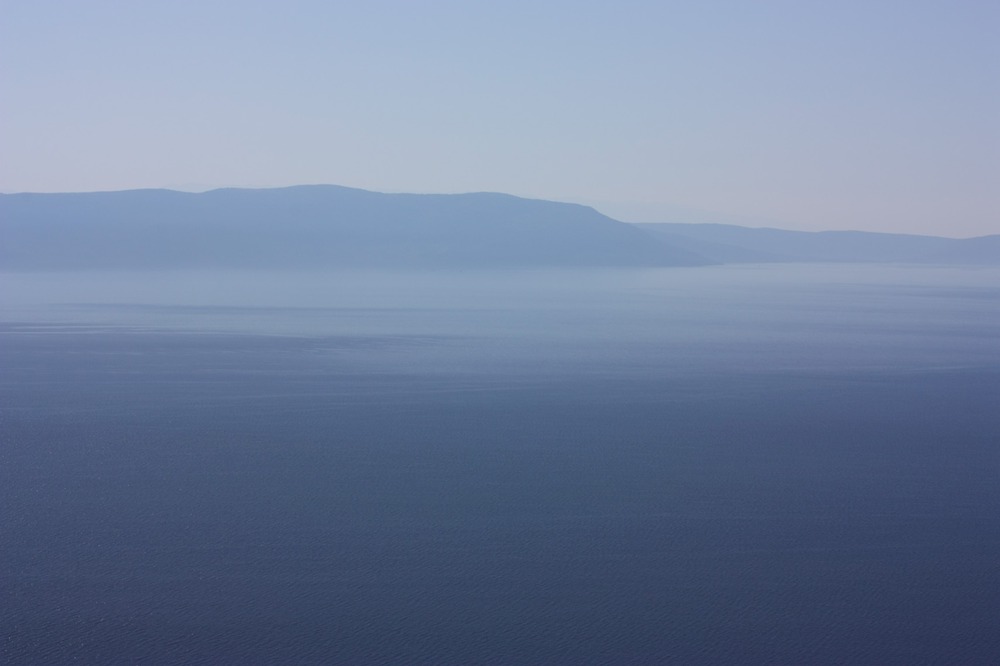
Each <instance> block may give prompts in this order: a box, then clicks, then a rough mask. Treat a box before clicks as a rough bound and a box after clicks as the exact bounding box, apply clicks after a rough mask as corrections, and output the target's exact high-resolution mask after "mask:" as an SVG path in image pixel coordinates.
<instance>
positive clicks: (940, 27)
mask: <svg viewBox="0 0 1000 666" xmlns="http://www.w3.org/2000/svg"><path fill="white" fill-rule="evenodd" d="M998 35H1000V1H998V0H940V1H922V0H838V1H836V2H834V1H833V0H830V1H826V0H733V1H723V0H689V1H686V2H670V1H667V0H661V1H652V0H650V1H643V2H635V1H628V0H618V1H616V2H610V1H605V2H590V1H587V0H572V1H570V0H565V1H563V0H552V1H546V0H534V1H532V2H521V1H520V0H504V1H503V2H499V1H497V2H492V1H491V2H487V1H476V0H462V1H459V0H456V1H452V2H440V1H435V0H421V1H404V0H398V1H395V2H390V1H385V0H365V1H364V2H361V1H360V0H354V1H352V2H339V1H337V0H285V1H283V2H277V1H276V0H275V1H272V2H256V1H253V0H169V1H166V0H120V1H111V0H74V1H68V0H67V1H63V2H58V1H53V0H0V77H2V78H0V191H3V192H19V191H84V190H109V189H128V188H136V187H172V188H178V189H208V188H211V187H220V186H251V187H263V186H279V185H290V184H299V183H336V184H340V185H348V186H353V187H362V188H366V189H373V190H380V191H397V192H398V191H407V192H464V191H482V190H490V191H501V192H509V193H512V194H518V195H522V196H528V197H539V198H548V199H559V200H566V201H578V202H583V203H590V204H593V205H595V206H596V207H597V208H598V209H600V210H602V211H603V212H605V213H608V214H610V215H612V216H615V217H618V218H619V219H625V220H630V221H656V220H657V219H664V220H666V219H670V220H679V219H681V216H683V215H684V213H682V212H679V211H682V210H683V209H693V210H698V211H713V212H716V213H721V214H727V215H737V216H742V217H744V218H746V219H747V221H748V223H750V224H758V225H764V224H771V225H773V226H782V227H786V228H800V229H838V228H854V229H867V230H879V231H908V232H916V233H934V234H940V235H950V236H971V235H978V234H986V233H1000V38H998ZM687 217H689V218H690V219H695V218H699V216H698V215H696V214H690V215H687ZM707 217H708V216H701V218H704V219H707ZM696 221H698V220H696Z"/></svg>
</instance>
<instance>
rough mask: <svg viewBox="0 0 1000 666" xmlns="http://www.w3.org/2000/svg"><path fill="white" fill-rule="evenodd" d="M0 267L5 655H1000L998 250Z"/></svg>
mask: <svg viewBox="0 0 1000 666" xmlns="http://www.w3.org/2000/svg"><path fill="white" fill-rule="evenodd" d="M3 281H4V282H3V284H5V285H7V286H6V289H7V294H6V296H5V298H6V302H5V309H4V313H3V317H2V319H3V321H2V325H0V512H2V513H0V629H2V634H0V638H2V643H0V662H3V663H11V664H21V663H24V664H61V663H94V664H113V663H143V664H150V663H192V664H247V663H300V664H305V663H347V664H369V663H370V664H387V663H400V664H413V663H428V664H472V663H497V664H520V663H527V664H531V663H547V664H610V663H637V664H644V663H679V664H696V663H706V664H723V663H783V664H811V663H854V664H921V663H928V664H972V663H979V664H990V663H998V662H1000V631H998V629H997V628H998V626H1000V272H998V271H996V270H982V271H963V270H958V269H946V268H939V269H926V268H919V269H918V268H906V267H895V268H877V267H866V268H858V267H849V266H839V267H824V268H803V267H763V268H719V269H714V268H710V269H678V270H674V271H648V272H631V273H602V274H596V275H579V274H577V275H573V274H555V275H541V274H527V275H518V276H506V277H504V276H502V275H493V276H478V277H475V276H473V277H470V276H449V275H435V276H429V277H428V276H425V277H408V278H400V277H397V278H393V279H388V278H376V277H374V276H325V277H317V276H293V277H289V276H246V275H244V276H234V275H228V276H211V277H210V276H204V275H202V276H197V275H195V276H191V275H186V276H185V275H164V276H158V277H155V278H154V277H149V276H146V277H128V276H4V278H3ZM198 285H201V286H200V287H199V286H198ZM288 305H292V306H294V307H288ZM278 306H281V307H278Z"/></svg>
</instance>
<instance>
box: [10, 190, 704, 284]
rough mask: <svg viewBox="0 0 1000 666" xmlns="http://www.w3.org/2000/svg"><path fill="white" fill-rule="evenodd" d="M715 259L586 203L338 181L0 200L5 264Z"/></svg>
mask: <svg viewBox="0 0 1000 666" xmlns="http://www.w3.org/2000/svg"><path fill="white" fill-rule="evenodd" d="M704 263H708V262H707V261H706V260H705V259H704V258H702V257H700V256H698V255H697V254H696V253H691V252H689V251H686V250H681V249H677V248H672V247H670V245H669V243H658V242H651V241H650V237H649V235H648V234H647V233H645V232H644V231H642V230H640V229H638V228H636V227H635V226H634V225H629V224H624V223H621V222H617V221H615V220H612V219H611V218H608V217H606V216H604V215H601V214H600V213H598V212H597V211H595V210H593V209H592V208H587V207H585V206H580V205H576V204H566V203H555V202H551V201H539V200H529V199H521V198H518V197H513V196H509V195H504V194H490V193H477V194H459V195H416V194H380V193H376V192H369V191H365V190H357V189H351V188H345V187H337V186H332V185H313V186H299V187H288V188H277V189H260V190H252V189H222V190H214V191H211V192H205V193H200V194H193V193H185V192H176V191H171V190H129V191H122V192H92V193H77V194H7V195H0V268H3V269H8V270H77V269H140V268H190V267H199V268H201V267H206V268H216V267H220V268H336V267H438V266H440V267H461V266H475V267H505V266H670V265H698V264H704Z"/></svg>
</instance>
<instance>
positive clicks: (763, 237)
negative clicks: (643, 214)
mask: <svg viewBox="0 0 1000 666" xmlns="http://www.w3.org/2000/svg"><path fill="white" fill-rule="evenodd" d="M636 226H638V227H639V228H641V229H644V230H646V231H648V232H650V233H652V234H654V235H656V236H657V237H659V238H661V239H663V240H664V241H665V242H667V243H669V244H670V245H671V246H672V247H676V248H680V249H685V250H688V251H690V252H694V253H697V254H699V255H701V256H703V257H705V258H706V259H709V260H711V261H713V262H717V263H761V262H853V263H858V262H900V263H940V264H986V265H1000V235H990V236H980V237H978V238H963V239H957V238H941V237H938V236H916V235H909V234H884V233H870V232H864V231H821V232H808V231H785V230H782V229H766V228H763V229H754V228H750V227H741V226H735V225H729V224H681V223H663V224H638V225H636Z"/></svg>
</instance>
